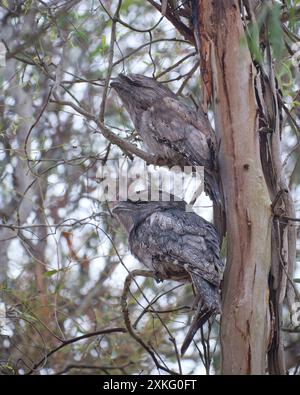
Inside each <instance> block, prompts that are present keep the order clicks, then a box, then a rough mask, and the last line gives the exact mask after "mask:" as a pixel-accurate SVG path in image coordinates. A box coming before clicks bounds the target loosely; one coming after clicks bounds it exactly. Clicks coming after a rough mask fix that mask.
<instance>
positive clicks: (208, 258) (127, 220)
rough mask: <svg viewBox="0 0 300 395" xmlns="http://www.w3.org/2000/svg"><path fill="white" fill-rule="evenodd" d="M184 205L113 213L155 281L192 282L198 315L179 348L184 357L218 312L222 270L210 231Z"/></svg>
mask: <svg viewBox="0 0 300 395" xmlns="http://www.w3.org/2000/svg"><path fill="white" fill-rule="evenodd" d="M185 209H186V203H185V202H183V201H171V202H144V201H138V202H131V201H125V202H120V203H118V204H117V205H116V206H115V208H114V209H113V213H114V215H116V217H117V218H118V219H119V221H120V223H121V224H122V225H123V227H124V229H125V230H126V232H127V233H128V235H129V246H130V250H131V252H132V254H133V255H134V256H135V257H136V258H138V259H139V260H140V262H142V263H143V264H144V265H146V266H147V267H148V268H149V269H150V270H152V271H153V272H154V273H155V275H156V276H157V278H158V279H160V280H165V279H171V280H175V281H191V282H192V283H193V285H194V288H195V291H196V295H197V300H196V302H197V312H196V314H195V317H194V319H193V322H192V324H191V327H190V329H189V331H188V334H187V336H186V339H185V341H184V343H183V345H182V349H181V352H182V354H184V353H185V351H186V349H187V348H188V346H189V344H190V342H191V341H192V339H193V337H194V335H195V333H196V331H197V330H198V329H199V327H201V326H202V325H203V324H204V323H205V322H206V321H207V319H208V318H209V317H210V316H212V315H215V314H217V313H219V312H220V303H219V287H220V282H221V279H222V274H223V270H224V265H223V262H222V260H221V258H220V245H219V239H218V235H217V232H216V230H215V228H214V226H213V225H212V224H211V223H209V222H207V221H206V220H204V219H203V218H201V217H200V216H198V215H197V214H195V213H193V212H187V211H186V210H185Z"/></svg>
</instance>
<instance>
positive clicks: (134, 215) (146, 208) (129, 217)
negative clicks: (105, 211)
mask: <svg viewBox="0 0 300 395" xmlns="http://www.w3.org/2000/svg"><path fill="white" fill-rule="evenodd" d="M162 195H163V198H164V199H165V200H166V201H163V200H162ZM167 195H168V196H169V199H168V196H167ZM160 198H161V200H160V201H147V200H142V199H141V200H137V201H132V200H129V199H128V200H126V201H121V202H119V203H117V205H116V206H115V207H114V209H113V210H112V213H113V215H114V216H115V217H116V218H117V219H118V220H119V222H120V223H121V225H122V226H123V228H124V230H125V231H126V233H128V234H129V233H130V232H131V231H132V229H133V228H134V227H135V226H136V225H138V224H139V223H140V222H142V221H143V220H145V219H146V218H147V217H148V216H149V215H151V214H152V213H154V212H156V211H163V210H167V209H170V208H177V209H179V210H185V209H186V202H185V201H183V200H178V198H175V197H174V196H173V195H170V194H160Z"/></svg>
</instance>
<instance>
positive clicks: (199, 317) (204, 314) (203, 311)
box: [181, 303, 218, 356]
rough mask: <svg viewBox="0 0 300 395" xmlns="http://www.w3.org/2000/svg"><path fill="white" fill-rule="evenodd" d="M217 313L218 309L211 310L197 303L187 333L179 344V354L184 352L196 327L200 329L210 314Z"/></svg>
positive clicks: (196, 329)
mask: <svg viewBox="0 0 300 395" xmlns="http://www.w3.org/2000/svg"><path fill="white" fill-rule="evenodd" d="M217 313H218V311H216V310H211V309H209V308H207V307H205V306H203V304H202V303H199V305H198V308H197V311H196V314H195V316H194V318H193V321H192V323H191V325H190V328H189V331H188V333H187V335H186V337H185V339H184V342H183V344H182V346H181V355H182V356H183V355H184V354H185V352H186V350H187V349H188V348H189V345H190V344H191V342H192V340H193V338H194V336H195V334H196V332H197V331H198V329H200V328H201V327H202V326H203V325H204V324H205V322H206V321H207V320H208V319H209V318H210V317H211V316H213V315H215V314H217Z"/></svg>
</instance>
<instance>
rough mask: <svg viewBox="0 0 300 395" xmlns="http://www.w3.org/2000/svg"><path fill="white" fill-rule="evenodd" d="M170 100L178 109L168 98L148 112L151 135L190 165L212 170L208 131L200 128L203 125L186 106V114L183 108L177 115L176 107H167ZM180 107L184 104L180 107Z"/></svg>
mask: <svg viewBox="0 0 300 395" xmlns="http://www.w3.org/2000/svg"><path fill="white" fill-rule="evenodd" d="M166 100H167V101H166ZM170 100H172V103H174V106H175V103H177V101H176V100H174V99H171V98H169V97H168V98H165V99H164V100H163V101H162V102H158V103H156V104H154V105H153V106H152V107H151V108H150V109H148V110H147V111H146V114H145V118H146V119H145V121H146V122H145V123H146V124H148V126H149V128H150V131H149V133H152V137H153V138H154V139H155V140H156V141H157V142H158V143H160V144H164V145H166V146H167V147H169V148H171V149H173V150H174V151H175V152H178V153H180V154H181V155H182V156H183V157H185V158H186V161H187V163H189V164H190V165H193V166H197V165H198V166H207V167H212V166H213V163H212V146H213V141H212V136H211V135H210V133H208V132H207V127H206V126H204V125H202V129H201V128H200V125H201V122H199V121H198V122H197V116H196V115H195V113H194V112H193V111H192V110H190V109H189V107H187V106H185V107H184V109H185V111H186V114H184V113H183V108H181V112H176V111H175V108H173V107H174V106H173V107H170V106H168V105H167V103H168V104H169V101H170ZM179 106H183V104H177V107H179ZM208 127H209V125H208Z"/></svg>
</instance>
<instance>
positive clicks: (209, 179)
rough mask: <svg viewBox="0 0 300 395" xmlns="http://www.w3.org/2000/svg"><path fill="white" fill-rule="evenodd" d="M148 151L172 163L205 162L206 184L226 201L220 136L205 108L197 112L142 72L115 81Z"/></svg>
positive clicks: (215, 198) (214, 196)
mask: <svg viewBox="0 0 300 395" xmlns="http://www.w3.org/2000/svg"><path fill="white" fill-rule="evenodd" d="M111 87H113V88H114V89H115V91H116V92H117V93H118V96H119V97H120V98H121V100H122V102H123V104H124V106H125V108H126V110H127V111H128V113H129V115H130V118H131V120H132V122H133V124H134V126H135V128H136V130H137V132H138V134H139V135H140V137H141V138H142V140H143V142H144V145H145V148H146V150H147V151H148V152H150V153H152V154H153V155H155V156H157V157H158V158H162V159H164V160H166V161H167V162H168V164H169V165H170V166H175V165H178V166H180V167H184V166H204V167H205V188H206V191H207V193H208V194H209V196H210V197H211V199H212V200H213V201H215V202H218V203H220V204H222V199H221V197H220V192H219V184H218V177H217V166H216V137H215V133H214V131H213V129H212V128H211V126H210V123H209V121H208V118H207V116H206V114H204V112H203V111H202V112H196V111H195V110H193V109H192V108H191V107H189V106H188V105H187V104H185V103H184V102H183V101H181V100H180V98H179V97H177V96H176V95H175V94H174V93H173V92H172V91H170V89H168V88H167V87H166V86H165V84H162V83H160V82H158V81H156V80H154V79H153V78H149V77H145V76H143V75H139V74H128V75H124V74H120V75H119V76H118V77H117V78H115V79H114V80H113V82H111Z"/></svg>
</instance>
